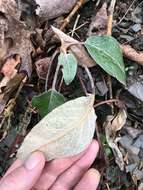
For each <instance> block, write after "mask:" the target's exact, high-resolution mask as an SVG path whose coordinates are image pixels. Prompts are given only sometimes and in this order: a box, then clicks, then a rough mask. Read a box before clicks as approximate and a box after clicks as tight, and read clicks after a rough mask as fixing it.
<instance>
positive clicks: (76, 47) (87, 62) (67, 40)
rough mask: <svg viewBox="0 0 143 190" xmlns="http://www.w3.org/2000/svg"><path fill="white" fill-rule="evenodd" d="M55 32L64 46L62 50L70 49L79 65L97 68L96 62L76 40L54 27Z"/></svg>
mask: <svg viewBox="0 0 143 190" xmlns="http://www.w3.org/2000/svg"><path fill="white" fill-rule="evenodd" d="M52 30H53V32H54V33H55V34H56V36H57V37H58V39H60V41H61V43H62V46H61V49H64V50H66V49H67V48H68V50H69V51H71V52H72V53H73V54H74V55H75V57H76V58H77V60H78V64H79V65H81V66H87V67H93V66H95V62H94V61H93V59H92V58H91V57H90V56H89V54H88V53H87V51H86V50H85V48H84V46H83V45H82V44H81V43H80V42H79V41H77V40H75V39H74V38H72V37H70V36H68V35H67V34H65V33H64V32H62V31H61V30H59V29H57V28H55V27H53V26H52Z"/></svg>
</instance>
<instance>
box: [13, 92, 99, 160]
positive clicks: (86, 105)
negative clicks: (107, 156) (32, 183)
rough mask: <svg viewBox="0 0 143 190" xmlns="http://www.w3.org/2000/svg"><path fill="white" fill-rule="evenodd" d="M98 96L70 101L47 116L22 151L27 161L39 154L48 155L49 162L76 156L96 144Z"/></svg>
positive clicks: (30, 135)
mask: <svg viewBox="0 0 143 190" xmlns="http://www.w3.org/2000/svg"><path fill="white" fill-rule="evenodd" d="M93 104H94V95H89V96H87V97H85V96H83V97H80V98H76V99H74V100H71V101H68V102H66V103H65V104H63V105H61V106H59V107H57V108H56V109H54V110H53V111H52V112H50V113H49V114H48V115H46V116H45V117H44V118H43V119H42V120H41V121H40V122H39V123H38V124H37V125H36V126H35V127H33V129H32V130H31V131H30V133H29V134H28V135H27V136H26V138H25V140H24V142H23V144H22V146H21V147H20V149H19V150H18V154H17V156H18V158H20V159H25V158H26V157H27V155H29V154H30V153H31V152H33V151H35V150H40V151H42V152H44V155H45V156H46V159H47V160H52V159H56V158H61V157H68V156H74V155H76V154H78V153H80V152H82V151H84V150H85V149H86V148H87V147H88V146H89V144H90V143H91V141H92V138H93V136H94V131H95V125H96V118H97V117H96V114H95V111H94V108H93Z"/></svg>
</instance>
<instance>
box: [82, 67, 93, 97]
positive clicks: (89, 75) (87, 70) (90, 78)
mask: <svg viewBox="0 0 143 190" xmlns="http://www.w3.org/2000/svg"><path fill="white" fill-rule="evenodd" d="M84 68H85V71H86V73H87V75H88V77H89V80H90V83H91V88H92V93H93V94H94V95H95V85H94V81H93V77H92V75H91V73H90V71H89V69H88V67H87V66H84Z"/></svg>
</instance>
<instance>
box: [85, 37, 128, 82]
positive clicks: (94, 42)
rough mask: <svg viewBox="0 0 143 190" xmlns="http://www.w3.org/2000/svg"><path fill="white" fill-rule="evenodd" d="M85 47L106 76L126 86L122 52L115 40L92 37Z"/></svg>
mask: <svg viewBox="0 0 143 190" xmlns="http://www.w3.org/2000/svg"><path fill="white" fill-rule="evenodd" d="M85 46H86V48H87V50H88V52H89V54H90V55H91V57H92V58H93V59H94V60H95V62H96V63H97V64H98V65H100V67H102V69H104V70H105V71H106V72H107V73H108V74H110V75H111V76H113V77H115V78H116V79H117V80H119V81H120V82H121V83H123V84H126V74H125V66H124V62H123V55H122V51H121V49H120V47H119V43H118V42H117V40H116V39H115V38H113V37H111V36H92V37H89V38H88V39H87V40H86V41H85Z"/></svg>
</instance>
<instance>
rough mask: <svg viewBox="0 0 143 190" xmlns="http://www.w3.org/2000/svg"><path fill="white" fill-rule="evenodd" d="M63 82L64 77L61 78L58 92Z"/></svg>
mask: <svg viewBox="0 0 143 190" xmlns="http://www.w3.org/2000/svg"><path fill="white" fill-rule="evenodd" d="M63 81H64V77H63V76H62V79H61V82H60V85H59V90H58V92H61V89H62V84H63Z"/></svg>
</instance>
